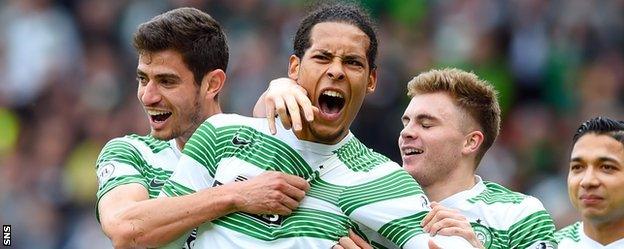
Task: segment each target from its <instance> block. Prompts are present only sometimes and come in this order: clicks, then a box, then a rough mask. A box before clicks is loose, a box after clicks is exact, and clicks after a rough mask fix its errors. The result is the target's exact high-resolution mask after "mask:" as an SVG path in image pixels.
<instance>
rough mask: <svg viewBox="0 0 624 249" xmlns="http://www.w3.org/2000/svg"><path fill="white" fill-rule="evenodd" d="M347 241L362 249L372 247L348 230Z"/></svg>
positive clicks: (370, 248)
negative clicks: (349, 240)
mask: <svg viewBox="0 0 624 249" xmlns="http://www.w3.org/2000/svg"><path fill="white" fill-rule="evenodd" d="M349 239H351V240H352V241H353V242H354V243H355V244H356V245H357V246H358V247H360V248H362V249H372V248H373V247H372V246H371V245H369V244H368V242H366V240H364V239H363V238H362V237H360V236H358V235H357V234H355V233H354V232H353V230H350V229H349Z"/></svg>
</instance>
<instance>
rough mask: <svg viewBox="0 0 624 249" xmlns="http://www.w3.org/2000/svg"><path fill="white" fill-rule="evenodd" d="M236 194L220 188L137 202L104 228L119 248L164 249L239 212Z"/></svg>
mask: <svg viewBox="0 0 624 249" xmlns="http://www.w3.org/2000/svg"><path fill="white" fill-rule="evenodd" d="M232 194H233V193H232V192H231V191H230V189H229V188H228V187H226V186H219V187H215V188H210V189H205V190H202V191H199V192H197V193H194V194H191V195H186V196H179V197H163V198H156V199H149V200H143V201H138V202H134V203H132V204H129V205H128V206H126V207H124V208H122V209H120V210H119V211H118V212H117V213H116V214H115V217H114V219H112V220H113V221H114V222H110V223H108V224H103V226H105V227H104V230H105V231H107V230H108V231H111V232H110V234H109V233H107V234H109V236H110V237H111V239H112V240H113V243H114V244H115V246H116V247H119V248H143V247H158V246H163V245H166V244H167V243H170V242H171V241H173V240H175V239H177V238H178V237H180V236H182V235H184V234H185V233H186V232H188V231H190V230H191V229H193V228H194V227H197V226H199V225H200V224H202V223H204V222H207V221H211V220H214V219H216V218H219V217H221V216H224V215H227V214H229V213H231V212H234V211H236V210H235V205H234V201H233V200H234V197H233V195H232ZM107 225H108V226H109V227H110V229H107V227H106V226H107Z"/></svg>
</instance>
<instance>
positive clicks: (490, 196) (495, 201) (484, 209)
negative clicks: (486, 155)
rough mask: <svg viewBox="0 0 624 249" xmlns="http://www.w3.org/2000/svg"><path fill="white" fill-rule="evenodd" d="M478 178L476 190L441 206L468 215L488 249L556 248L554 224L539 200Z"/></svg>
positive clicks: (456, 196)
mask: <svg viewBox="0 0 624 249" xmlns="http://www.w3.org/2000/svg"><path fill="white" fill-rule="evenodd" d="M475 177H476V178H477V184H476V185H475V186H474V187H472V188H471V189H469V190H466V191H462V192H459V193H457V194H454V195H452V196H450V197H448V198H446V199H444V200H442V201H441V202H440V204H442V205H443V206H445V207H448V208H452V209H457V210H459V212H460V213H461V214H463V215H464V216H466V218H467V219H468V220H469V221H470V223H471V225H472V228H473V229H474V232H475V235H476V236H477V238H478V239H479V240H480V241H481V243H482V244H483V245H484V246H485V248H487V249H494V248H497V249H507V248H519V249H524V248H528V249H542V248H544V249H545V248H557V247H556V243H555V238H554V235H553V234H554V232H555V225H554V223H553V220H552V218H551V217H550V215H549V214H548V212H546V210H545V209H544V206H543V205H542V203H541V202H540V201H539V200H538V199H537V198H535V197H532V196H528V195H524V194H521V193H517V192H513V191H511V190H509V189H507V188H505V187H503V186H501V185H499V184H496V183H493V182H488V181H482V180H481V178H480V177H479V176H475Z"/></svg>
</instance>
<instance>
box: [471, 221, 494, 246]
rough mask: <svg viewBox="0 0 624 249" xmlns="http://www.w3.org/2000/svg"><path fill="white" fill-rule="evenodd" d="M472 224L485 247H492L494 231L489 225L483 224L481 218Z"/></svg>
mask: <svg viewBox="0 0 624 249" xmlns="http://www.w3.org/2000/svg"><path fill="white" fill-rule="evenodd" d="M470 225H472V229H473V230H474V232H475V235H476V236H477V239H478V240H479V241H480V242H481V244H482V245H483V247H485V248H490V246H491V245H492V240H493V237H492V231H490V229H489V228H488V227H486V226H484V225H481V220H478V221H477V223H471V224H470Z"/></svg>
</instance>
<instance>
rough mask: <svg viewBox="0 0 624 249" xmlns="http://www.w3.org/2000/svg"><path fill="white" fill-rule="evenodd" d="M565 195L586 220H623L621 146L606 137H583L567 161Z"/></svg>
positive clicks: (622, 156)
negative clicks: (568, 163)
mask: <svg viewBox="0 0 624 249" xmlns="http://www.w3.org/2000/svg"><path fill="white" fill-rule="evenodd" d="M568 194H569V196H570V201H571V202H572V205H573V206H574V208H576V209H577V210H578V211H579V212H580V213H581V216H583V217H584V218H586V219H590V220H596V221H598V222H600V221H609V220H611V221H615V220H617V219H619V220H621V219H624V146H623V145H622V144H621V143H620V142H618V141H617V140H615V139H613V138H612V137H610V136H607V135H596V134H586V135H584V136H582V137H581V138H580V139H579V140H578V141H577V142H576V144H574V148H573V149H572V155H571V157H570V169H569V172H568Z"/></svg>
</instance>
